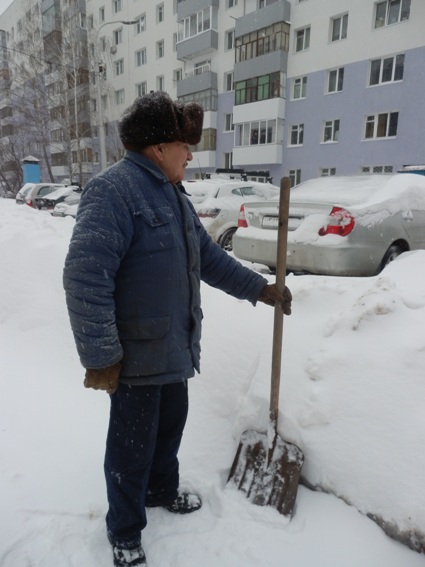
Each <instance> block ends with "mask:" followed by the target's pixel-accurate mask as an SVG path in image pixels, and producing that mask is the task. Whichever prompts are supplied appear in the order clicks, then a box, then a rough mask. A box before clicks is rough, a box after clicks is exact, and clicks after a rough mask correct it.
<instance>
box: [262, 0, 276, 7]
mask: <svg viewBox="0 0 425 567" xmlns="http://www.w3.org/2000/svg"><path fill="white" fill-rule="evenodd" d="M275 2H277V0H258V8H265V7H266V6H270V4H274V3H275Z"/></svg>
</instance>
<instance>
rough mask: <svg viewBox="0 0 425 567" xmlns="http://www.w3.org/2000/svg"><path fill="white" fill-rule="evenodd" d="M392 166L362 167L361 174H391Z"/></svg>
mask: <svg viewBox="0 0 425 567" xmlns="http://www.w3.org/2000/svg"><path fill="white" fill-rule="evenodd" d="M392 172H393V166H392V165H365V166H363V167H362V173H392Z"/></svg>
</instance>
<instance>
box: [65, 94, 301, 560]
mask: <svg viewBox="0 0 425 567" xmlns="http://www.w3.org/2000/svg"><path fill="white" fill-rule="evenodd" d="M202 124H203V110H202V107H201V106H200V105H198V104H196V103H188V104H182V103H181V102H178V101H176V102H173V101H172V100H171V99H170V97H169V96H168V95H167V94H166V93H162V92H156V93H150V94H148V95H144V96H142V97H140V98H139V99H137V100H136V101H135V102H134V103H133V105H132V106H131V107H130V108H129V109H128V110H127V111H126V112H125V114H124V116H123V117H122V119H121V121H120V124H119V131H120V137H121V140H122V142H123V144H124V147H125V148H126V150H127V152H126V155H125V157H124V159H122V160H121V161H120V162H118V163H117V164H115V165H113V166H112V167H110V168H109V169H107V170H105V171H103V172H102V173H100V174H99V175H97V176H96V177H94V178H93V179H92V180H91V181H90V182H89V183H88V184H87V185H86V187H85V190H84V192H83V194H82V197H81V201H80V205H79V209H78V214H77V219H76V225H75V228H74V232H73V235H72V239H71V243H70V247H69V252H68V255H67V258H66V262H65V269H64V287H65V291H66V299H67V305H68V311H69V315H70V320H71V325H72V330H73V333H74V337H75V341H76V345H77V349H78V353H79V356H80V359H81V363H82V365H83V366H84V367H85V368H86V374H85V381H84V384H85V386H86V387H88V388H94V389H98V390H105V391H106V392H107V393H108V394H110V398H111V413H110V422H109V430H108V436H107V443H106V454H105V465H104V467H105V477H106V486H107V495H108V502H109V510H108V513H107V516H106V527H107V535H108V538H109V541H110V543H111V545H112V549H113V556H114V565H115V566H116V567H125V566H130V565H131V566H133V567H134V566H138V565H144V564H145V563H146V559H145V554H144V551H143V548H142V546H141V531H142V530H143V528H144V527H145V526H146V511H145V508H146V507H149V506H162V507H165V508H167V509H168V510H169V511H170V512H173V513H181V514H182V513H188V512H193V511H195V510H197V509H199V508H200V507H201V500H200V498H199V497H198V496H197V495H195V494H190V493H187V492H182V491H180V490H179V463H178V458H177V452H178V449H179V446H180V441H181V437H182V434H183V429H184V425H185V422H186V416H187V408H188V388H187V380H188V378H191V377H192V376H193V375H194V373H195V370H196V371H197V372H199V359H200V336H201V320H202V311H201V299H200V280H201V279H202V280H203V281H205V282H206V283H208V284H209V285H211V286H214V287H216V288H218V289H221V290H223V291H225V292H226V293H228V294H230V295H232V296H234V297H236V298H238V299H247V300H249V301H251V303H253V304H254V305H255V303H256V301H262V302H264V303H267V304H270V305H274V303H275V302H276V301H277V302H279V303H281V304H282V308H283V309H284V312H285V313H287V314H289V313H290V303H291V294H290V292H289V290H287V289H286V290H285V293H284V294H283V295H282V294H281V293H279V291H278V290H277V289H276V286H274V285H269V284H268V283H267V280H266V279H265V278H263V277H262V276H260V275H259V274H257V273H255V272H253V271H251V270H249V269H248V268H245V267H243V266H242V265H241V264H239V262H237V261H236V260H234V259H233V258H231V257H230V256H229V255H228V254H227V253H226V252H224V251H223V250H222V249H221V248H220V247H219V246H217V245H216V244H214V243H213V241H212V240H211V238H210V237H209V236H208V234H207V233H206V231H205V230H204V228H203V227H202V224H201V223H200V222H199V219H198V217H197V215H196V213H195V211H194V209H193V207H192V205H191V203H190V201H189V200H188V199H187V197H186V196H185V195H184V194H183V191H182V186H181V184H180V182H181V180H182V179H184V176H185V169H186V166H187V163H188V161H190V160H191V159H192V153H191V151H190V148H189V144H191V145H192V144H197V143H198V142H199V140H200V138H201V135H202Z"/></svg>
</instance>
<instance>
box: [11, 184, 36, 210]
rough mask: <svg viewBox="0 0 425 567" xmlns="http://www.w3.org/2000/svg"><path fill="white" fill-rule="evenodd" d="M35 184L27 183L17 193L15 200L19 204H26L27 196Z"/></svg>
mask: <svg viewBox="0 0 425 567" xmlns="http://www.w3.org/2000/svg"><path fill="white" fill-rule="evenodd" d="M34 186H35V183H25V185H23V186H22V187H21V188H20V189H19V191H18V192H17V193H16V197H15V201H16V204H17V205H25V202H26V201H25V198H26V196H27V195H28V193H29V192H30V191H31V189H32V188H33V187H34Z"/></svg>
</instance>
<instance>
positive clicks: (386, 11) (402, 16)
mask: <svg viewBox="0 0 425 567" xmlns="http://www.w3.org/2000/svg"><path fill="white" fill-rule="evenodd" d="M409 17H410V0H384V2H376V4H375V29H376V28H382V27H383V26H389V25H391V24H397V23H398V22H403V21H405V20H408V19H409Z"/></svg>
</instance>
